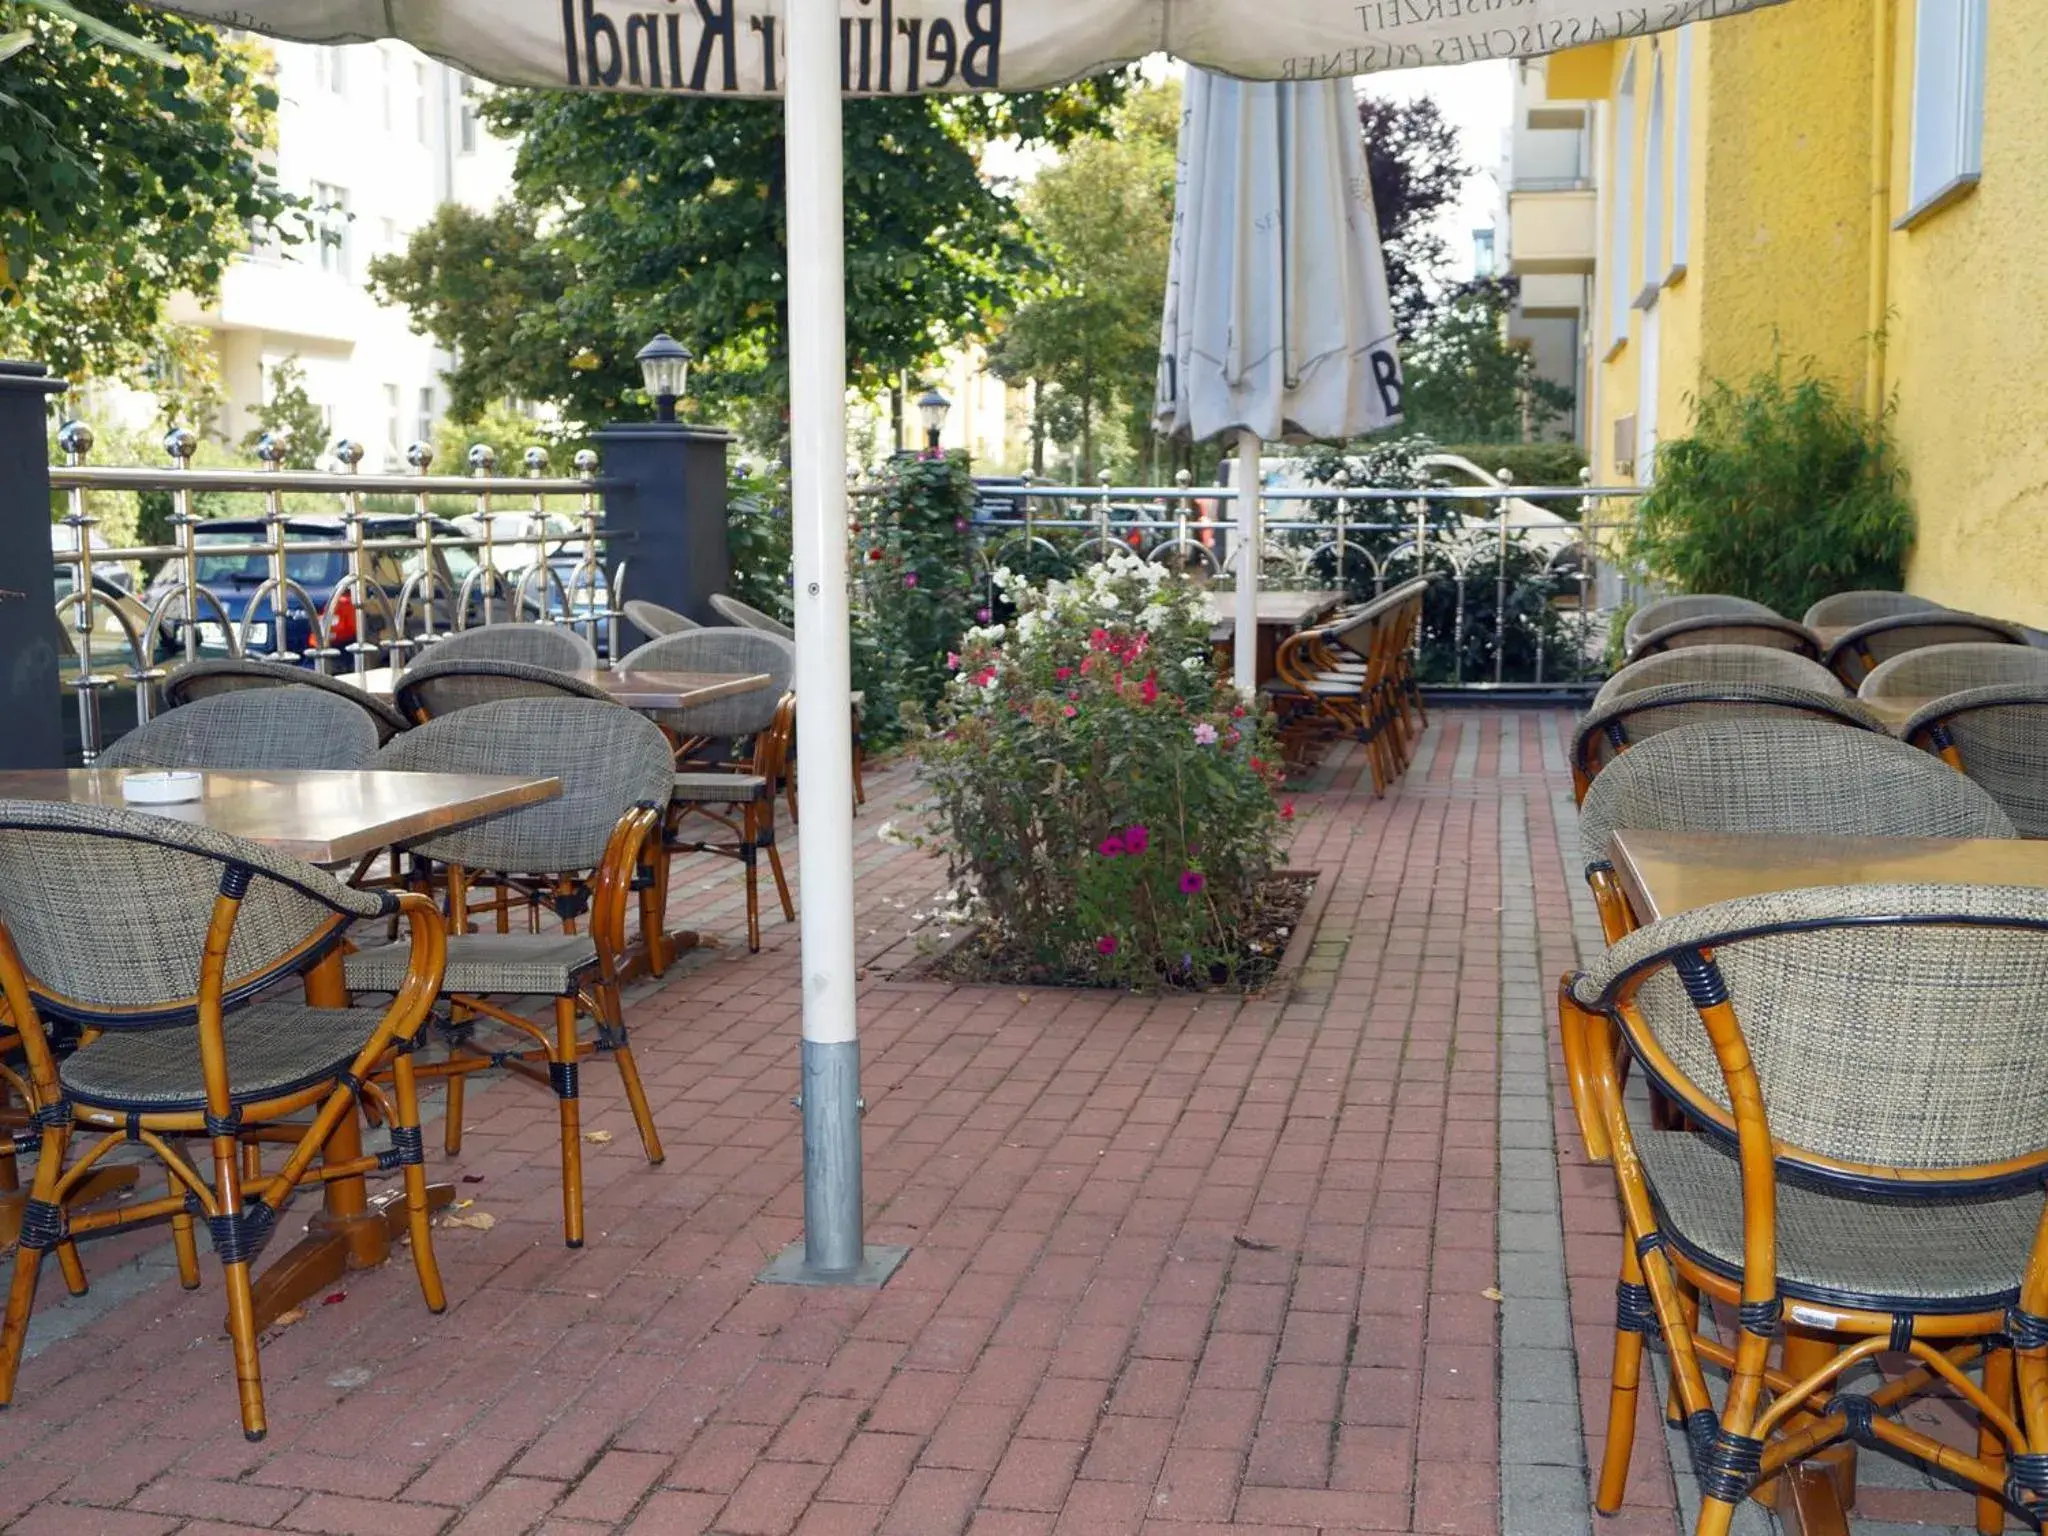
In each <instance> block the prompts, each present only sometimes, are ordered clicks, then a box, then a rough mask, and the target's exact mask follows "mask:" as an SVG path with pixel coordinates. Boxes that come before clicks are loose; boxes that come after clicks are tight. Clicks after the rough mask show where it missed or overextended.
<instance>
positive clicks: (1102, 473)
mask: <svg viewBox="0 0 2048 1536" xmlns="http://www.w3.org/2000/svg"><path fill="white" fill-rule="evenodd" d="M1109 480H1110V475H1109V471H1108V470H1106V469H1101V470H1097V471H1096V472H1095V483H1096V484H1097V485H1099V486H1101V487H1102V488H1103V489H1104V490H1105V491H1106V490H1108V489H1109Z"/></svg>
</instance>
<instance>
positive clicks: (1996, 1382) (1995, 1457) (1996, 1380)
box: [1977, 1344, 2013, 1536]
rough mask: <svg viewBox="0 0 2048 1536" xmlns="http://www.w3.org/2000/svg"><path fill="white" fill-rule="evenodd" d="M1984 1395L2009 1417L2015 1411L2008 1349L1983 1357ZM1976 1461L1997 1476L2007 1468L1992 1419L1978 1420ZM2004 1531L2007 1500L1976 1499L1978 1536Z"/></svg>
mask: <svg viewBox="0 0 2048 1536" xmlns="http://www.w3.org/2000/svg"><path fill="white" fill-rule="evenodd" d="M1984 1395H1985V1396H1986V1397H1988V1398H1990V1399H1991V1401H1992V1402H1994V1403H1996V1404H1997V1405H1998V1406H1999V1407H2000V1408H2003V1409H2004V1410H2005V1411H2006V1412H2008V1413H2010V1412H2011V1411H2012V1407H2013V1356H2012V1351H2011V1350H2010V1349H2008V1348H2002V1347H2000V1346H1998V1345H1995V1344H1994V1345H1993V1346H1992V1347H1991V1348H1990V1349H1989V1350H1987V1351H1986V1352H1985V1355H1984ZM1977 1457H1978V1459H1979V1460H1980V1461H1982V1462H1983V1463H1984V1464H1985V1465H1986V1466H1988V1467H1990V1468H1991V1469H1992V1470H1993V1471H1994V1472H1996V1471H1997V1470H1998V1469H1999V1468H2001V1467H2003V1466H2004V1465H2005V1436H2003V1435H2001V1434H2000V1433H1999V1432H1998V1430H1997V1429H1996V1428H1995V1427H1994V1426H1993V1425H1992V1423H1991V1421H1990V1420H1989V1419H1986V1418H1984V1417H1982V1416H1981V1415H1980V1416H1979V1418H1978V1420H1977ZM2004 1529H2005V1500H2003V1499H2001V1498H2000V1497H1999V1496H1998V1495H1997V1494H1995V1493H1983V1492H1980V1493H1979V1494H1978V1495H1977V1530H1978V1532H1979V1536H2000V1533H2001V1532H2002V1531H2004Z"/></svg>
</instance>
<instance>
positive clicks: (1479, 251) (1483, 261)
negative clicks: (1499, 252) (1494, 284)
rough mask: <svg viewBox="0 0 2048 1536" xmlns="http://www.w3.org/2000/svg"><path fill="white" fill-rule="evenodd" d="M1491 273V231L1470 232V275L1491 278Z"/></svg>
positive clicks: (1492, 269)
mask: <svg viewBox="0 0 2048 1536" xmlns="http://www.w3.org/2000/svg"><path fill="white" fill-rule="evenodd" d="M1493 273H1494V263H1493V231H1492V230H1490V229H1475V230H1473V231H1472V275H1473V276H1474V277H1491V276H1493Z"/></svg>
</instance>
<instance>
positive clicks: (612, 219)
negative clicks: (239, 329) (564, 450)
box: [370, 77, 1123, 443]
mask: <svg viewBox="0 0 2048 1536" xmlns="http://www.w3.org/2000/svg"><path fill="white" fill-rule="evenodd" d="M1122 89H1123V86H1122V82H1121V80H1120V79H1119V78H1117V77H1109V78H1104V79H1098V80H1092V81H1087V82H1083V83H1082V84H1080V85H1076V86H1072V87H1068V88H1066V89H1065V90H1063V91H1059V92H1052V93H1041V94H1039V95H1037V96H1031V97H1025V98H1015V99H1011V100H1008V101H1005V102H1001V103H988V102H980V101H976V100H973V99H968V100H960V101H952V100H941V99H938V98H916V99H893V100H885V99H877V100H864V101H850V102H848V103H847V104H846V138H845V142H846V190H847V199H846V251H847V303H846V314H847V364H848V372H849V374H850V376H851V382H852V383H853V385H854V387H856V388H859V389H865V390H873V389H876V388H879V387H882V386H884V385H886V384H887V383H888V382H889V381H890V380H892V379H894V378H896V377H897V376H898V375H900V374H901V373H902V372H903V371H905V370H914V369H918V368H920V367H922V365H924V364H925V363H926V362H927V361H928V360H929V359H930V358H931V357H932V356H933V355H934V354H935V353H937V352H938V351H939V350H940V349H941V348H943V347H945V346H946V345H948V344H950V343H952V342H954V341H957V340H960V339H963V338H967V337H976V336H980V335H983V334H985V333H986V331H987V329H988V328H989V326H990V324H991V322H992V321H993V320H994V319H995V318H997V317H998V316H999V315H1000V314H1002V313H1003V312H1005V311H1006V310H1007V309H1008V307H1009V305H1010V303H1011V301H1012V299H1013V297H1014V294H1015V292H1016V289H1017V287H1018V285H1019V283H1020V281H1021V280H1022V278H1023V277H1024V275H1025V274H1026V273H1027V272H1028V270H1029V269H1030V266H1031V253H1030V250H1029V247H1028V245H1027V242H1026V240H1025V238H1024V231H1023V228H1022V225H1021V223H1020V221H1019V218H1018V215H1017V209H1016V206H1015V203H1014V201H1013V199H1012V198H1011V197H1010V196H1009V195H1008V194H1006V193H1005V192H1003V191H1002V190H1000V189H998V188H996V187H994V186H992V185H991V184H990V183H989V182H988V181H986V180H985V179H984V178H983V177H982V175H981V171H980V168H979V154H980V152H981V150H982V148H983V147H984V146H985V145H986V144H987V143H988V142H989V141H990V140H991V138H993V137H996V136H999V135H1013V136H1016V137H1019V138H1022V139H1026V140H1033V141H1041V142H1049V143H1054V144H1060V143H1065V142H1068V141H1069V140H1071V139H1072V138H1073V137H1074V136H1075V135H1076V134H1079V133H1084V132H1089V131H1092V130H1093V129H1095V128H1096V127H1098V126H1099V125H1100V124H1101V122H1102V121H1103V117H1104V114H1105V112H1106V110H1107V108H1108V107H1109V106H1111V105H1113V104H1114V102H1115V101H1116V100H1117V99H1119V97H1120V95H1121V92H1122ZM484 111H485V115H486V117H487V118H488V119H489V121H490V123H491V125H492V126H493V127H494V128H495V129H497V130H498V131H500V132H502V133H506V134H509V135H512V136H514V137H516V138H517V139H518V141H519V152H518V159H517V164H516V167H515V170H514V175H513V194H512V197H511V199H510V201H509V202H508V203H507V204H505V205H503V206H501V207H499V208H497V209H495V210H493V211H491V212H489V213H470V212H465V211H461V210H456V209H447V210H444V211H443V213H442V214H441V216H440V217H439V218H438V219H436V220H435V221H434V222H433V223H432V224H430V225H429V226H427V227H426V228H425V229H422V230H421V231H420V232H419V233H418V234H417V235H415V236H414V238H413V240H412V242H411V243H410V245H409V246H408V247H407V249H406V250H405V251H404V252H403V253H401V254H398V255H394V256H390V257H384V258H380V259H379V260H377V261H375V262H373V263H372V264H371V267H370V275H371V281H372V285H373V287H374V289H375V291H376V292H378V293H379V294H380V295H381V296H382V297H384V298H386V299H387V300H391V301H395V302H399V303H403V304H405V305H406V306H407V307H408V308H409V309H410V310H411V311H412V314H413V319H414V324H415V326H416V327H417V328H418V329H419V330H421V331H422V332H423V333H424V334H427V335H430V336H432V337H434V339H435V340H436V341H437V342H439V343H440V344H441V345H442V346H443V347H445V348H447V349H448V350H449V351H451V352H453V353H454V354H455V356H456V358H457V362H456V366H455V369H454V370H453V372H452V374H451V375H450V378H449V385H450V391H451V398H452V407H453V409H454V411H455V413H456V414H457V415H458V416H463V415H467V414H472V413H474V412H475V411H477V410H478V409H480V408H481V407H482V405H483V404H484V403H485V402H487V401H489V400H491V399H494V398H497V397H500V396H503V395H505V394H508V393H509V394H513V395H517V396H519V397H520V398H522V399H527V400H535V401H549V402H553V403H555V404H557V405H558V406H560V408H561V409H562V411H563V413H564V415H565V416H566V417H568V418H569V420H570V422H571V424H572V427H573V426H589V425H593V424H596V423H600V422H603V421H605V420H607V419H610V418H612V417H614V416H616V415H618V414H620V413H621V412H623V411H627V410H631V411H634V412H641V411H644V410H645V409H646V398H645V396H644V394H643V393H642V390H641V386H640V371H639V367H638V365H637V364H636V363H635V362H634V360H633V354H634V353H635V352H636V351H638V350H639V348H640V346H641V345H642V344H643V343H644V342H645V341H646V340H647V338H648V337H649V336H651V335H653V334H654V333H655V332H656V331H658V330H666V331H668V332H669V333H670V334H672V335H674V336H676V337H677V338H678V339H679V340H681V341H683V342H684V343H685V344H686V345H688V346H689V347H690V348H691V350H692V351H694V352H695V353H696V354H697V362H696V364H695V366H694V367H693V369H692V371H691V375H690V380H691V395H692V398H693V401H694V402H695V409H697V410H699V411H704V410H707V409H708V411H709V412H711V413H713V414H718V413H723V414H724V415H725V416H726V417H727V419H728V420H731V421H732V422H733V424H735V425H738V426H740V427H741V428H742V429H743V430H745V431H746V432H747V433H748V435H749V436H751V437H753V438H755V439H756V440H757V441H761V442H765V443H774V442H778V441H780V439H781V438H782V436H783V435H784V432H785V430H786V401H787V399H788V364H787V342H786V332H787V307H788V306H787V296H786V294H785V293H784V281H783V276H784V271H785V269H786V262H787V243H788V241H787V225H786V205H785V199H784V196H783V138H782V108H781V106H780V104H779V103H776V102H768V101H723V100H703V99H695V100H693V99H685V98H679V97H651V96H625V95H601V94H588V93H570V92H549V91H505V92H501V93H498V94H496V95H494V96H492V97H491V98H490V99H489V100H488V101H487V102H486V104H485V107H484Z"/></svg>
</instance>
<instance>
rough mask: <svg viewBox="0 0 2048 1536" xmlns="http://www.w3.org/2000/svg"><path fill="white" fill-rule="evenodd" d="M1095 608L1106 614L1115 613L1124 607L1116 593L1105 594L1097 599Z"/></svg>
mask: <svg viewBox="0 0 2048 1536" xmlns="http://www.w3.org/2000/svg"><path fill="white" fill-rule="evenodd" d="M1095 606H1096V607H1098V608H1100V609H1101V610H1102V611H1103V612H1104V613H1115V612H1116V611H1117V609H1119V608H1121V607H1122V606H1123V601H1122V599H1120V598H1119V597H1118V596H1117V595H1116V594H1115V593H1114V592H1104V593H1102V594H1101V595H1100V596H1098V597H1097V598H1096V599H1095Z"/></svg>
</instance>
